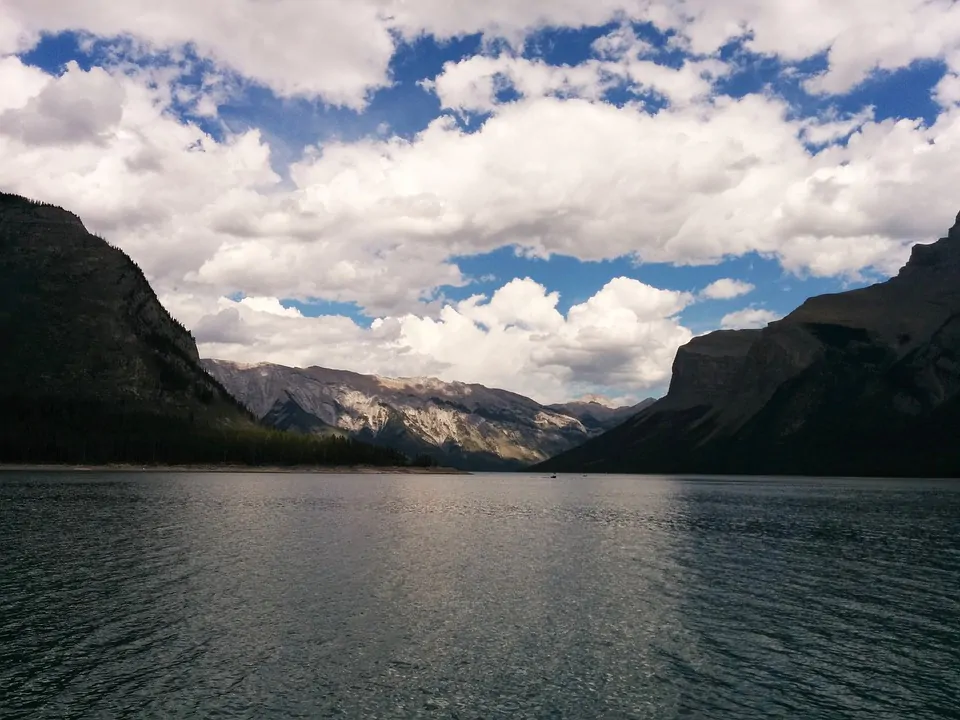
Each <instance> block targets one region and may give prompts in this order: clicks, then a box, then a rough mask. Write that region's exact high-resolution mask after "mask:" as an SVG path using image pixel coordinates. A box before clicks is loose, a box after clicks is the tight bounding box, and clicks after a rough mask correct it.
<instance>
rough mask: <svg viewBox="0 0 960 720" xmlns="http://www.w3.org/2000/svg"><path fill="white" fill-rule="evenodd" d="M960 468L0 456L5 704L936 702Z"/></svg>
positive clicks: (951, 616)
mask: <svg viewBox="0 0 960 720" xmlns="http://www.w3.org/2000/svg"><path fill="white" fill-rule="evenodd" d="M958 597H960V483H950V482H933V481H920V480H917V481H869V480H826V479H824V480H795V479H681V478H648V477H627V476H621V477H616V476H612V477H579V476H569V477H564V476H561V477H560V478H559V479H556V480H551V479H547V478H543V477H533V476H524V475H474V476H438V475H421V476H409V475H282V474H274V475H267V474H263V475H254V474H235V475H234V474H229V475H228V474H159V473H144V474H109V473H105V474H98V473H76V474H68V473H51V474H42V473H23V472H22V473H12V472H10V473H0V717H3V718H31V719H34V718H125V717H130V718H134V717H135V718H147V717H158V718H160V717H190V718H293V717H296V718H317V717H349V718H415V717H430V718H464V719H465V718H484V719H486V718H524V717H529V718H675V717H684V718H687V717H710V718H726V717H729V718H773V717H785V718H801V717H803V718H821V717H822V718H864V719H865V720H866V719H869V720H878V719H882V718H911V719H921V718H947V717H957V716H958V703H960V600H958Z"/></svg>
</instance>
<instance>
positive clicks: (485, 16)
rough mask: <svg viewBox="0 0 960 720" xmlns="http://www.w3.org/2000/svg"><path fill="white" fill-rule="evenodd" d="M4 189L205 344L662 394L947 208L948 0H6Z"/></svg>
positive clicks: (860, 278)
mask: <svg viewBox="0 0 960 720" xmlns="http://www.w3.org/2000/svg"><path fill="white" fill-rule="evenodd" d="M0 88H2V92H0V189H2V190H4V191H7V192H15V193H19V194H22V195H26V196H29V197H32V198H36V199H39V200H44V201H47V202H52V203H56V204H59V205H62V206H63V207H65V208H67V209H69V210H72V211H74V212H76V213H77V214H78V215H80V217H81V218H82V219H83V220H84V222H85V224H86V226H87V228H88V229H89V230H90V231H91V232H96V233H98V234H100V235H102V236H104V237H105V238H107V239H108V240H109V241H110V242H112V243H113V244H115V245H118V246H119V247H120V248H122V249H123V250H124V251H125V252H127V253H128V254H129V255H130V256H131V257H132V258H133V259H134V260H135V261H136V262H137V263H138V264H139V265H140V266H141V267H142V268H143V270H144V272H145V273H146V275H147V277H148V279H149V280H150V282H151V284H152V285H153V287H154V289H155V290H156V292H157V295H158V296H159V298H160V300H161V301H162V302H163V303H164V305H165V306H166V307H167V309H168V310H170V312H171V313H172V314H173V315H174V316H175V317H176V318H177V319H179V320H180V321H181V322H183V323H184V324H185V325H186V326H187V327H188V328H189V329H190V330H191V332H193V334H194V336H195V337H196V339H197V342H198V346H199V348H200V352H201V354H202V355H203V356H205V357H217V358H222V359H230V360H237V361H241V362H261V361H269V362H276V363H281V364H285V365H293V366H308V365H321V366H325V367H332V368H342V369H348V370H353V371H357V372H362V373H374V374H380V375H387V376H434V377H439V378H441V379H444V380H461V381H465V382H479V383H483V384H485V385H488V386H492V387H502V388H506V389H509V390H513V391H516V392H520V393H523V394H525V395H528V396H530V397H533V398H535V399H536V400H539V401H541V402H560V401H566V400H571V399H575V398H579V397H583V396H586V395H598V396H602V397H605V398H608V399H610V400H611V401H613V402H627V401H630V400H636V399H639V398H643V397H647V396H651V395H652V396H656V395H660V394H662V393H663V392H664V391H665V390H666V388H667V386H668V384H669V380H670V369H671V364H672V361H673V358H674V355H675V353H676V350H677V348H678V347H679V346H680V345H682V344H684V343H686V342H688V341H689V340H690V339H691V338H692V337H694V336H695V335H699V334H702V333H705V332H709V331H712V330H716V329H719V328H726V329H735V328H747V327H763V326H764V325H765V324H766V323H768V322H770V321H772V320H775V319H777V318H779V317H782V316H783V315H785V314H787V313H788V312H790V310H792V309H793V308H795V307H796V306H797V305H799V304H800V303H802V302H803V300H804V299H805V298H807V297H809V296H811V295H818V294H822V293H825V292H839V291H842V290H846V289H849V288H853V287H858V286H862V285H864V284H868V283H872V282H876V281H879V280H882V279H884V278H886V277H889V276H890V275H892V274H895V273H896V272H897V270H898V268H899V267H900V266H902V264H903V263H904V262H905V260H906V258H907V257H908V256H909V249H910V246H911V245H912V244H914V243H917V242H931V241H933V240H935V239H936V238H937V237H940V236H942V235H943V234H945V231H946V230H947V229H948V228H949V227H950V226H951V225H952V224H953V221H954V217H955V215H956V213H957V211H958V210H960V193H958V192H957V191H956V190H955V188H956V187H960V163H958V162H956V158H957V157H960V154H958V151H960V6H958V4H957V3H956V2H954V1H953V0H885V2H883V3H877V2H875V0H780V1H779V2H775V3H773V2H766V1H765V0H727V1H726V2H723V3H718V2H716V1H715V0H525V2H523V3H519V2H515V1H514V0H488V1H487V2H477V1H476V0H322V1H318V2H302V1H301V0H230V1H229V2H228V1H227V0H222V1H220V2H196V1H195V0H193V1H190V2H188V1H187V0H125V1H124V2H123V3H118V2H116V1H115V0H72V1H71V2H70V3H64V2H62V0H0Z"/></svg>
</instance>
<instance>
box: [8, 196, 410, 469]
mask: <svg viewBox="0 0 960 720" xmlns="http://www.w3.org/2000/svg"><path fill="white" fill-rule="evenodd" d="M0 338H3V352H2V353H0V461H3V462H16V463H24V462H90V463H103V462H154V461H156V462H162V463H199V462H242V463H271V464H291V463H301V462H302V463H336V464H345V463H356V462H364V463H370V464H402V463H403V462H405V459H404V458H402V457H401V456H400V455H399V454H398V453H395V452H389V451H385V450H383V449H380V448H373V447H368V446H363V445H361V444H359V443H354V442H347V441H344V440H342V439H332V440H329V441H320V440H317V439H315V438H305V437H303V436H296V435H292V434H285V433H280V432H276V431H272V430H267V429H266V428H264V427H262V426H260V425H259V423H258V422H257V421H256V419H255V418H254V417H253V416H252V415H251V414H250V413H249V412H248V411H247V410H246V409H245V408H244V407H243V406H242V405H240V404H239V403H238V402H237V401H236V400H235V399H234V398H233V397H232V396H230V394H229V393H228V392H227V391H226V390H225V389H224V388H223V386H222V385H221V384H220V383H219V382H217V381H216V380H215V379H213V378H212V377H210V375H209V374H208V373H207V372H206V371H205V370H204V369H203V368H202V367H201V366H200V363H199V355H198V353H197V348H196V344H195V343H194V339H193V337H192V336H191V335H190V333H188V332H187V331H186V329H185V328H184V327H183V326H182V325H180V324H179V323H178V322H176V321H175V320H174V319H173V318H172V317H171V316H170V315H169V313H167V311H166V310H165V309H164V308H163V306H162V305H161V304H160V302H159V301H158V300H157V297H156V295H155V294H154V292H153V290H152V289H151V288H150V285H149V283H148V282H147V280H146V278H145V277H144V275H143V273H142V272H141V270H140V268H139V267H137V265H136V264H134V263H133V262H132V261H131V260H130V258H128V257H127V256H126V255H125V254H124V253H123V252H122V251H120V250H119V249H117V248H115V247H112V246H111V245H109V244H108V243H107V242H106V241H104V240H103V239H101V238H99V237H96V236H94V235H91V234H90V233H88V232H87V230H86V228H85V227H84V225H83V223H82V222H81V221H80V219H79V218H78V217H77V216H76V215H74V214H72V213H70V212H67V211H65V210H63V209H60V208H57V207H54V206H51V205H47V204H43V203H38V202H35V201H31V200H28V199H26V198H22V197H19V196H16V195H10V194H3V193H0Z"/></svg>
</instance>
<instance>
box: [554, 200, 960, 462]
mask: <svg viewBox="0 0 960 720" xmlns="http://www.w3.org/2000/svg"><path fill="white" fill-rule="evenodd" d="M539 468H540V469H544V470H552V471H583V472H587V471H594V472H636V473H730V474H741V473H751V474H757V473H759V474H807V475H859V476H913V477H916V476H948V477H960V217H958V223H957V224H955V225H954V226H953V228H952V229H951V230H950V232H949V234H948V235H947V237H945V238H941V239H940V240H938V241H937V242H935V243H933V244H930V245H917V246H915V247H914V249H913V253H912V255H911V257H910V260H909V262H908V263H907V264H906V265H905V266H904V267H903V269H901V271H900V273H899V274H898V275H897V276H896V277H894V278H891V279H890V280H888V281H886V282H883V283H880V284H877V285H873V286H870V287H867V288H862V289H858V290H853V291H850V292H843V293H837V294H832V295H821V296H819V297H813V298H810V299H809V300H807V301H806V302H805V303H804V304H803V305H801V306H800V307H799V308H798V309H797V310H795V311H794V312H792V313H791V314H790V315H788V316H787V317H785V318H784V319H782V320H779V321H777V322H774V323H771V324H770V325H769V326H768V327H766V328H765V329H763V330H740V331H720V332H715V333H710V334H708V335H704V336H702V337H697V338H694V339H693V340H692V341H690V342H689V343H688V344H687V345H685V346H683V347H681V348H680V349H679V351H678V352H677V355H676V359H675V360H674V364H673V378H672V381H671V384H670V390H669V392H668V393H667V395H666V396H665V397H664V398H663V399H661V400H659V401H657V402H656V403H654V404H652V405H650V406H649V407H647V408H646V409H645V410H644V411H643V412H641V413H640V414H638V415H636V416H635V417H633V418H632V419H630V420H629V421H627V422H626V423H624V424H623V425H620V426H619V427H617V428H615V429H613V430H612V431H610V432H608V433H606V434H604V435H601V436H599V437H597V438H595V439H593V440H591V441H589V442H587V443H585V444H584V445H582V446H580V447H578V448H576V449H574V450H571V451H569V452H567V453H563V454H561V455H559V456H557V457H555V458H552V459H551V460H549V461H548V462H546V463H543V464H542V465H540V466H539Z"/></svg>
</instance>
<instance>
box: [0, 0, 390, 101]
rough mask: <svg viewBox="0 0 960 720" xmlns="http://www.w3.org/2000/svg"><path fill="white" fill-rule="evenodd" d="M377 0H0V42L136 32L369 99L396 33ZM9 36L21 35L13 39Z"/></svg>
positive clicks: (265, 73) (276, 79)
mask: <svg viewBox="0 0 960 720" xmlns="http://www.w3.org/2000/svg"><path fill="white" fill-rule="evenodd" d="M381 5H382V3H380V2H377V1H376V0H361V1H356V0H324V1H323V2H317V3H306V2H301V1H300V0H271V2H259V0H232V1H231V2H229V3H217V2H194V1H193V0H123V2H116V0H74V1H72V2H66V3H65V2H63V1H62V0H0V18H5V19H4V20H3V21H0V23H2V24H0V50H2V49H3V48H4V47H7V48H9V47H10V46H11V45H15V44H20V45H21V46H22V45H24V44H29V42H30V39H31V38H34V39H35V38H36V37H38V36H39V34H40V33H41V32H43V31H47V32H60V31H64V30H85V31H88V32H90V33H93V34H95V35H98V36H101V37H107V38H112V37H117V36H126V35H131V36H134V37H136V38H138V39H140V40H142V41H144V42H145V43H147V47H148V48H149V47H153V48H156V49H168V48H172V49H178V50H179V49H182V48H183V47H185V46H186V45H188V44H190V45H191V46H192V47H193V48H194V49H195V50H196V52H197V53H199V54H200V55H201V56H203V57H208V58H210V59H212V60H214V61H215V62H217V63H219V64H221V65H222V66H224V67H227V68H230V69H232V70H235V71H236V72H238V73H240V74H242V75H244V76H245V77H247V78H250V79H252V80H255V81H258V82H261V83H264V84H265V85H268V86H269V87H271V88H272V89H273V90H274V91H276V92H277V93H278V94H280V95H284V96H292V95H309V96H315V95H320V96H322V97H324V98H325V99H326V100H327V101H329V102H331V103H336V104H343V105H347V106H350V107H362V106H363V105H364V102H365V98H366V95H367V93H368V91H370V90H372V89H374V88H378V87H383V86H385V85H387V84H388V83H389V77H388V73H387V68H388V64H389V62H390V58H391V57H392V56H393V53H394V49H395V48H394V40H393V38H392V37H391V35H390V28H389V24H388V23H387V22H386V21H385V19H384V17H383V12H382V9H383V8H382V7H381ZM12 37H16V38H18V39H17V40H12V39H11V38H12Z"/></svg>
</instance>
